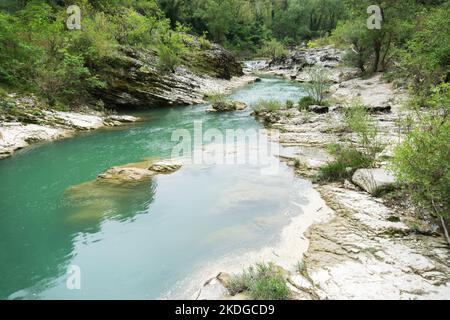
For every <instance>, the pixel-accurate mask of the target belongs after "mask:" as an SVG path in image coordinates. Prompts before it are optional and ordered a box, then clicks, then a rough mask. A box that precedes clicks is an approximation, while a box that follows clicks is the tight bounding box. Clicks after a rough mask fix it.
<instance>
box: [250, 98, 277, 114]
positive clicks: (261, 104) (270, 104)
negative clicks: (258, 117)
mask: <svg viewBox="0 0 450 320" xmlns="http://www.w3.org/2000/svg"><path fill="white" fill-rule="evenodd" d="M252 108H253V111H254V112H255V113H256V114H259V113H261V112H277V111H279V110H281V109H282V108H283V105H282V104H281V102H279V101H277V100H259V101H258V103H257V104H256V105H253V106H252Z"/></svg>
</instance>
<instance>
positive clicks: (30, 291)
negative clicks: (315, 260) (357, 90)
mask: <svg viewBox="0 0 450 320" xmlns="http://www.w3.org/2000/svg"><path fill="white" fill-rule="evenodd" d="M304 95H305V92H304V90H303V88H302V87H301V85H299V84H297V83H294V82H290V81H287V80H282V79H277V78H272V77H265V78H262V81H261V82H257V83H254V84H250V85H247V86H246V87H243V88H241V89H239V90H237V91H235V92H234V93H233V94H232V95H231V96H230V97H229V99H232V100H238V101H242V102H245V103H247V104H249V105H251V104H254V103H256V102H257V101H258V100H260V99H275V100H279V101H281V102H285V101H286V100H293V101H297V100H298V99H299V98H300V97H302V96H304ZM208 108H209V106H208V105H195V106H189V107H166V108H158V109H153V110H150V111H141V112H138V113H136V115H138V116H140V117H141V118H142V119H143V121H142V122H140V123H136V124H131V125H129V126H127V127H119V128H113V129H105V130H98V131H95V132H91V133H86V134H80V135H78V136H76V137H74V138H71V139H67V140H63V141H56V142H51V143H44V144H36V145H33V146H32V147H29V148H26V149H24V150H22V151H19V152H17V153H16V155H15V156H13V157H11V158H8V159H6V160H3V161H1V162H0V272H1V274H2V277H1V280H0V299H158V298H161V297H165V296H167V295H168V293H170V292H173V290H174V288H176V287H178V286H179V284H180V283H182V282H183V281H186V279H189V278H190V277H192V275H193V274H196V273H198V271H199V270H201V269H202V267H204V266H205V265H208V264H213V263H214V261H224V260H223V259H224V257H227V256H233V257H239V256H245V255H246V254H248V253H249V252H256V251H258V250H263V249H264V248H266V247H269V246H273V245H274V244H275V243H277V242H279V241H282V231H283V230H285V229H286V228H287V227H288V226H289V225H290V224H291V223H292V220H293V219H297V221H300V223H301V219H300V220H298V219H299V216H300V215H302V214H303V213H304V212H302V209H301V207H302V206H305V207H307V206H308V203H309V202H310V201H311V199H310V198H309V197H308V195H309V194H311V192H312V185H311V184H310V183H309V182H308V181H306V180H302V179H299V178H297V177H296V176H295V175H294V173H293V171H292V170H291V169H290V168H288V167H287V166H286V165H285V164H284V163H282V162H280V163H279V170H278V171H277V173H276V174H271V175H264V174H261V168H260V167H259V166H257V165H250V164H241V165H217V164H212V165H207V164H190V165H184V166H183V168H182V169H181V170H179V171H178V172H176V173H174V174H171V175H160V176H157V177H155V178H153V179H152V180H151V181H150V182H148V183H145V184H142V185H139V186H138V187H135V188H132V189H130V190H125V191H124V192H121V193H120V194H117V193H114V192H111V194H107V193H106V194H102V196H100V197H99V196H96V194H95V193H93V195H92V197H91V198H89V199H81V200H80V199H78V198H76V197H72V196H71V195H70V188H72V187H74V186H77V185H80V184H83V183H85V182H88V181H90V180H92V179H95V178H96V176H97V175H98V174H100V173H102V172H104V171H105V170H107V169H108V168H110V167H112V166H116V165H123V164H127V163H132V162H138V161H142V160H144V159H148V158H159V159H166V158H169V157H170V156H171V152H172V150H173V147H174V146H175V145H176V143H177V142H176V141H172V139H171V138H172V133H173V131H174V130H180V129H187V130H189V131H193V130H194V123H195V122H196V121H202V125H203V130H206V129H210V128H214V129H218V130H220V131H225V130H227V129H244V130H247V129H256V130H257V129H262V126H261V125H260V124H259V123H258V122H257V121H255V120H254V119H253V117H252V116H250V113H251V108H248V109H247V110H244V111H237V112H231V113H212V112H206V111H207V109H208ZM68 190H69V191H68ZM70 266H77V267H79V270H80V284H81V288H80V289H79V290H77V289H75V290H69V289H68V287H67V284H66V281H67V278H68V275H67V270H68V268H69V267H70Z"/></svg>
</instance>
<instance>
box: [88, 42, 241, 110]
mask: <svg viewBox="0 0 450 320" xmlns="http://www.w3.org/2000/svg"><path fill="white" fill-rule="evenodd" d="M198 52H199V56H198V57H197V58H196V59H191V60H186V61H184V63H183V65H181V66H179V67H177V68H176V70H175V72H164V71H162V70H161V68H160V66H159V62H158V57H157V56H156V54H155V53H154V52H153V51H152V50H146V49H134V48H130V47H121V48H120V54H119V55H118V56H117V57H115V58H113V59H111V60H110V61H108V62H107V63H108V65H109V67H106V68H105V70H104V74H103V76H101V77H102V79H103V80H104V81H106V83H107V86H106V87H105V88H104V89H101V90H97V91H96V92H95V95H96V96H98V97H99V98H100V99H102V100H103V101H104V102H105V103H106V104H107V105H110V106H115V107H119V108H120V107H133V108H149V107H153V106H165V105H188V104H195V103H201V102H202V101H203V96H204V94H205V92H206V91H207V90H208V89H209V86H210V85H211V82H214V81H215V80H216V79H224V80H230V79H231V78H232V77H235V76H242V75H243V72H242V66H241V64H240V63H238V62H237V60H236V59H235V57H234V56H233V55H232V54H231V53H230V52H229V51H227V50H225V49H223V48H222V47H220V46H219V45H213V46H212V48H210V49H203V50H200V51H198ZM186 59H187V58H186ZM186 66H187V67H186Z"/></svg>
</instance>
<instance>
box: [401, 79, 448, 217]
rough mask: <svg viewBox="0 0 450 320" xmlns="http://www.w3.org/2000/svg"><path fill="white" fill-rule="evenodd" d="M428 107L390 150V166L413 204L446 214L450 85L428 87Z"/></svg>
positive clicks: (410, 124) (446, 215) (442, 215)
mask: <svg viewBox="0 0 450 320" xmlns="http://www.w3.org/2000/svg"><path fill="white" fill-rule="evenodd" d="M431 92H433V94H432V95H431V97H430V98H429V99H428V101H427V105H429V106H430V108H431V110H428V111H427V112H421V113H420V118H419V120H418V121H417V122H415V123H408V125H409V126H410V131H409V132H408V134H407V135H406V138H405V140H404V142H403V143H402V144H400V145H399V146H398V147H397V148H396V150H395V153H394V158H393V168H394V170H395V172H396V174H397V177H398V179H399V181H400V182H403V183H405V184H406V185H407V186H408V187H409V189H410V191H411V194H412V196H413V200H414V201H415V203H416V205H418V206H419V207H422V208H426V209H429V210H431V211H432V212H434V213H435V214H437V215H439V216H441V217H444V218H449V217H450V165H449V164H450V151H449V146H450V120H449V118H448V116H449V114H450V104H449V100H450V85H449V84H442V85H440V86H439V87H436V88H434V89H432V90H431Z"/></svg>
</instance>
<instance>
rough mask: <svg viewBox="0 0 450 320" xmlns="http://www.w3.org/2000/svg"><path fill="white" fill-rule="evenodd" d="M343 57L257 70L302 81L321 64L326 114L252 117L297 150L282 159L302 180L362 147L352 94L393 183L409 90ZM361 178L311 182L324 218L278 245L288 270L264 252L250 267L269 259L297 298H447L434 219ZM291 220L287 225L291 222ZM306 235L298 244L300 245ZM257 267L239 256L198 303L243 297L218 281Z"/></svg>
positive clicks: (308, 57) (449, 283) (449, 290)
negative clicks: (348, 112) (334, 149)
mask: <svg viewBox="0 0 450 320" xmlns="http://www.w3.org/2000/svg"><path fill="white" fill-rule="evenodd" d="M341 59H342V53H341V52H339V51H338V50H335V49H333V48H331V47H327V48H324V49H313V50H302V51H300V52H296V53H295V54H294V55H293V56H292V57H289V58H286V59H283V60H282V61H274V62H272V63H270V64H269V65H268V66H267V67H263V68H262V69H260V70H257V71H258V72H259V73H262V74H272V75H278V76H283V77H284V78H286V79H290V80H293V81H299V82H305V81H308V79H307V78H306V76H305V75H306V73H305V67H306V66H312V65H321V66H322V67H325V68H327V69H328V70H329V72H330V74H331V75H332V76H331V78H332V81H333V82H334V85H333V86H332V87H331V89H330V92H329V96H330V101H332V102H333V103H332V104H331V105H330V106H329V107H328V108H326V110H324V111H323V112H322V111H321V112H319V113H316V112H314V111H299V110H298V109H297V108H290V109H283V110H278V112H277V114H276V116H275V117H274V116H273V115H272V114H270V113H267V114H264V113H263V114H259V115H258V118H259V119H261V120H262V122H263V123H264V124H265V125H266V126H267V127H268V128H269V130H270V129H277V130H279V131H280V143H281V145H282V146H284V147H289V148H290V149H291V150H295V151H294V152H293V154H291V155H288V156H286V155H285V156H283V157H282V158H283V160H285V161H287V162H288V163H289V164H290V165H291V166H292V167H294V168H295V171H296V172H297V174H298V175H299V176H301V177H306V178H310V179H311V178H312V177H314V176H315V175H316V173H317V172H318V170H319V168H321V167H322V166H324V165H326V164H327V163H328V162H329V161H331V160H332V159H333V156H332V155H331V154H330V153H329V152H328V149H327V146H328V145H329V144H332V143H339V144H341V145H357V144H358V139H357V136H356V134H355V133H353V132H351V131H349V130H348V128H346V125H345V120H344V115H343V112H342V111H343V110H345V108H346V107H347V106H348V104H349V103H350V102H351V101H352V100H353V99H354V98H357V99H358V100H360V101H361V103H362V104H363V105H364V106H365V107H366V108H368V110H369V111H370V113H371V118H372V120H373V121H374V123H375V125H376V126H377V128H378V130H379V139H380V140H381V141H383V144H384V146H385V148H384V150H382V151H381V152H380V153H379V154H378V155H377V165H378V168H379V169H377V170H379V171H377V172H382V173H383V174H382V175H383V177H382V178H383V179H384V178H387V179H385V180H389V181H394V180H395V177H392V176H391V174H390V172H389V158H390V157H391V156H392V150H393V147H394V146H395V145H396V144H397V143H399V142H400V141H401V139H402V133H401V130H400V128H399V125H398V123H399V121H400V120H401V119H404V118H405V117H406V116H408V112H407V111H405V110H404V109H403V108H402V105H403V104H404V103H405V101H406V99H407V94H406V92H405V91H404V90H402V89H396V88H395V87H394V85H393V84H392V83H387V82H386V81H384V80H383V75H382V74H376V75H374V76H372V77H371V78H368V79H365V78H359V77H357V71H356V70H354V69H353V70H352V69H350V68H346V67H343V66H342V65H341V63H340V61H341ZM374 172H375V171H368V175H369V178H370V179H369V180H370V181H371V182H373V183H375V185H376V184H377V183H380V184H381V182H382V181H378V180H377V179H378V178H377V177H378V176H377V175H376V174H374ZM360 174H364V172H362V173H360ZM357 180H358V179H357V178H356V177H355V176H354V177H353V181H349V180H346V181H345V182H342V183H321V184H314V188H315V189H316V191H317V192H318V193H319V194H320V195H321V198H322V199H323V201H324V207H323V211H324V212H327V215H323V214H322V213H317V211H316V212H314V210H313V211H305V213H304V215H301V216H300V217H299V218H298V219H300V220H301V219H303V218H305V220H304V221H303V222H302V223H304V224H306V226H307V227H306V229H307V231H305V230H303V231H302V232H293V233H292V239H291V240H290V243H289V244H287V243H284V246H285V247H284V248H286V249H289V251H288V252H289V256H290V257H291V259H290V260H291V264H290V265H287V266H286V264H285V261H286V260H285V259H281V258H279V257H278V256H272V257H270V256H264V255H261V256H260V259H259V261H256V262H261V261H265V262H269V261H271V262H273V263H275V264H276V265H279V266H280V267H282V268H283V269H284V273H285V277H286V279H287V281H288V284H289V287H290V289H291V291H292V298H294V299H449V298H450V263H449V262H450V248H449V247H448V245H447V243H446V240H445V238H444V236H443V235H442V233H441V232H440V230H439V226H438V225H437V224H436V222H435V221H434V220H433V219H432V217H427V216H426V214H424V213H421V214H420V216H419V214H418V213H417V212H416V209H415V208H414V207H413V206H412V205H411V203H410V202H409V200H408V198H407V197H406V198H405V197H398V198H396V197H395V193H391V195H394V196H393V199H390V198H389V197H386V196H385V197H377V196H373V195H372V194H371V193H369V192H370V191H371V189H370V188H371V186H370V183H366V184H365V183H364V182H363V183H361V181H357ZM363 180H364V179H363ZM381 180H382V179H381ZM383 183H384V182H383ZM357 184H359V186H357ZM389 185H391V186H393V183H392V182H389ZM361 186H362V187H361ZM363 189H366V190H363ZM368 191H369V192H368ZM311 209H312V208H307V210H311ZM309 215H312V216H313V221H314V219H319V220H320V219H325V220H326V222H323V221H322V222H321V223H318V224H317V223H316V224H310V222H311V219H310V218H309ZM315 222H317V221H315ZM296 223H298V221H294V220H293V221H292V225H295V224H296ZM286 230H289V227H288V228H286ZM297 231H300V230H297ZM302 238H304V239H305V242H304V243H303V245H299V244H298V243H297V244H296V241H299V239H302ZM282 243H283V241H282V242H280V245H282ZM306 243H308V245H307V247H306V248H305V245H306ZM292 244H294V245H292ZM291 245H292V246H291ZM296 259H298V260H301V266H302V267H301V270H298V269H297V270H296V268H295V265H294V262H293V260H296ZM254 263H255V260H254V259H248V260H247V259H246V258H245V257H244V258H243V259H242V260H241V262H240V266H241V269H240V270H236V269H235V268H229V267H226V266H227V264H226V263H224V264H223V265H224V268H223V269H222V270H220V271H221V272H220V273H219V275H218V276H217V277H214V278H212V279H210V280H208V281H207V282H206V283H205V285H204V287H203V289H201V290H200V292H199V293H198V294H197V296H196V298H197V299H218V298H222V299H234V298H248V297H246V296H242V295H240V296H238V297H231V296H229V295H228V292H227V290H226V288H225V286H224V285H225V284H226V279H227V278H228V277H229V275H227V274H228V273H240V272H242V270H243V269H244V268H247V267H248V266H250V265H252V264H254Z"/></svg>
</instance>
